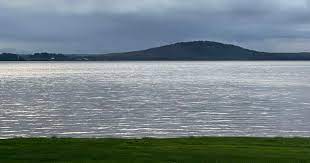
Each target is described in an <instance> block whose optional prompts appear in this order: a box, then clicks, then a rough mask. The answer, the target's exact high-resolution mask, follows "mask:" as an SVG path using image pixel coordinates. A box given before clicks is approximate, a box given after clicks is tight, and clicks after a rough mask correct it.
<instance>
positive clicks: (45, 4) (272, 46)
mask: <svg viewBox="0 0 310 163" xmlns="http://www.w3.org/2000/svg"><path fill="white" fill-rule="evenodd" d="M0 27H1V30H0V49H1V48H15V49H19V50H26V51H31V52H33V51H50V52H63V53H106V52H118V51H129V50H137V49H144V48H148V47H153V46H160V45H164V44H167V43H173V42H178V41H191V40H213V41H221V42H226V43H234V44H238V45H241V46H245V47H247V48H252V49H256V50H262V51H276V52H278V51H289V52H295V51H296V52H297V51H310V46H308V45H309V44H310V0H295V1H292V0H268V1H267V0H260V1H249V0H191V1H180V0H27V1H21V0H0Z"/></svg>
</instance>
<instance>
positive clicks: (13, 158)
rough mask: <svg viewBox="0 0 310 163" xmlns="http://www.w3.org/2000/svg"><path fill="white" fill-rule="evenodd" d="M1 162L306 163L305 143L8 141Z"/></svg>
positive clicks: (1, 147) (309, 149)
mask: <svg viewBox="0 0 310 163" xmlns="http://www.w3.org/2000/svg"><path fill="white" fill-rule="evenodd" d="M0 162H1V163H2V162H3V163H9V162H16V163H17V162H217V163H234V162H236V163H247V162H250V163H251V162H253V163H258V162H267V163H273V162H275V163H277V162H279V163H291V162H292V163H293V162H300V163H307V162H309V163H310V139H307V138H291V139H284V138H219V137H218V138H179V139H141V140H126V139H56V138H54V139H9V140H0Z"/></svg>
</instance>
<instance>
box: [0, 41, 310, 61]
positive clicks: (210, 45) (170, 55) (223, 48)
mask: <svg viewBox="0 0 310 163" xmlns="http://www.w3.org/2000/svg"><path fill="white" fill-rule="evenodd" d="M12 55H13V54H12ZM14 55H15V54H14ZM6 56H8V54H6ZM1 58H3V57H1V55H0V60H1ZM13 58H14V57H13ZM15 58H16V57H15ZM19 58H23V60H26V61H27V60H28V61H53V60H54V61H155V60H162V61H164V60H167V61H169V60H310V53H308V52H301V53H269V52H260V51H255V50H250V49H246V48H243V47H241V46H236V45H233V44H224V43H219V42H213V41H190V42H178V43H174V44H170V45H164V46H159V47H154V48H149V49H145V50H137V51H131V52H122V53H108V54H98V55H63V54H53V53H35V54H33V55H21V56H20V57H19Z"/></svg>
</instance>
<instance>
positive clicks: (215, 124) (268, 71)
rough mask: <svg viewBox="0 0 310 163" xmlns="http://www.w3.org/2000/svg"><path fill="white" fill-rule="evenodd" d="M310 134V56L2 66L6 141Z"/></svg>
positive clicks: (0, 123)
mask: <svg viewBox="0 0 310 163" xmlns="http://www.w3.org/2000/svg"><path fill="white" fill-rule="evenodd" d="M45 136H48V137H51V136H59V137H184V136H262V137H269V136H283V137H291V136H310V62H1V63H0V138H11V137H45Z"/></svg>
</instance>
